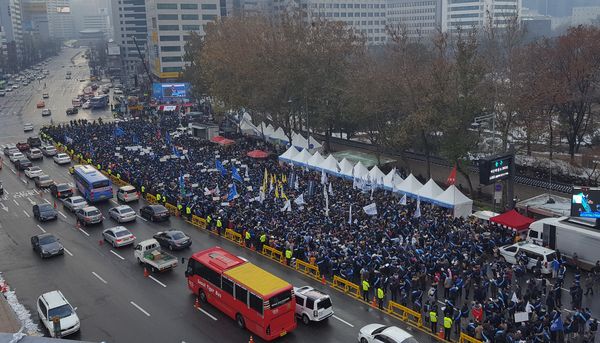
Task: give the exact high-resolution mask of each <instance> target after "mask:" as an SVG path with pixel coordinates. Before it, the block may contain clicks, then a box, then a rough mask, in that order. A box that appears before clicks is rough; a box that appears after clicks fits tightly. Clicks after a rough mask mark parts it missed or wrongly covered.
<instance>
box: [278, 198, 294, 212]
mask: <svg viewBox="0 0 600 343" xmlns="http://www.w3.org/2000/svg"><path fill="white" fill-rule="evenodd" d="M291 210H292V202H291V201H289V200H286V201H285V205H284V206H283V208H282V209H281V212H285V211H288V212H290V211H291Z"/></svg>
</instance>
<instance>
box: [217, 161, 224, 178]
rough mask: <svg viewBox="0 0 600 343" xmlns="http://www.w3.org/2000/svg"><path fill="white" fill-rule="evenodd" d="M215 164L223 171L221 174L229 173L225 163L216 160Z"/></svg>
mask: <svg viewBox="0 0 600 343" xmlns="http://www.w3.org/2000/svg"><path fill="white" fill-rule="evenodd" d="M215 165H216V167H217V170H218V171H219V172H221V176H225V175H227V169H225V167H223V163H221V161H219V160H215Z"/></svg>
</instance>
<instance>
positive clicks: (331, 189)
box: [329, 182, 333, 195]
mask: <svg viewBox="0 0 600 343" xmlns="http://www.w3.org/2000/svg"><path fill="white" fill-rule="evenodd" d="M329 195H333V187H332V186H331V182H330V183H329Z"/></svg>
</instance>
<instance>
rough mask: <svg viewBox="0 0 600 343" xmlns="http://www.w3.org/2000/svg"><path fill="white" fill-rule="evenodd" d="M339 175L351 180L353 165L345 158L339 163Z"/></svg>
mask: <svg viewBox="0 0 600 343" xmlns="http://www.w3.org/2000/svg"><path fill="white" fill-rule="evenodd" d="M339 166H340V175H342V176H345V177H348V178H351V177H352V171H353V170H354V164H352V162H350V161H348V160H347V159H346V158H345V157H344V158H343V159H342V160H341V161H340V163H339Z"/></svg>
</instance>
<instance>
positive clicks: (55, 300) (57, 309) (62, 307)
mask: <svg viewBox="0 0 600 343" xmlns="http://www.w3.org/2000/svg"><path fill="white" fill-rule="evenodd" d="M37 312H38V315H39V316H40V321H41V322H42V324H44V326H45V327H46V329H48V331H49V332H50V336H51V337H54V338H60V337H65V336H68V335H70V334H73V333H75V332H77V331H79V328H80V325H81V323H80V322H79V317H77V314H76V313H75V310H74V309H73V307H72V306H71V304H69V302H68V301H67V299H65V297H64V296H63V294H62V293H61V291H52V292H48V293H44V294H42V295H41V296H40V297H39V298H38V301H37ZM53 318H58V320H59V323H60V324H59V325H60V332H56V333H55V329H54V322H53V321H52V320H53Z"/></svg>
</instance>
